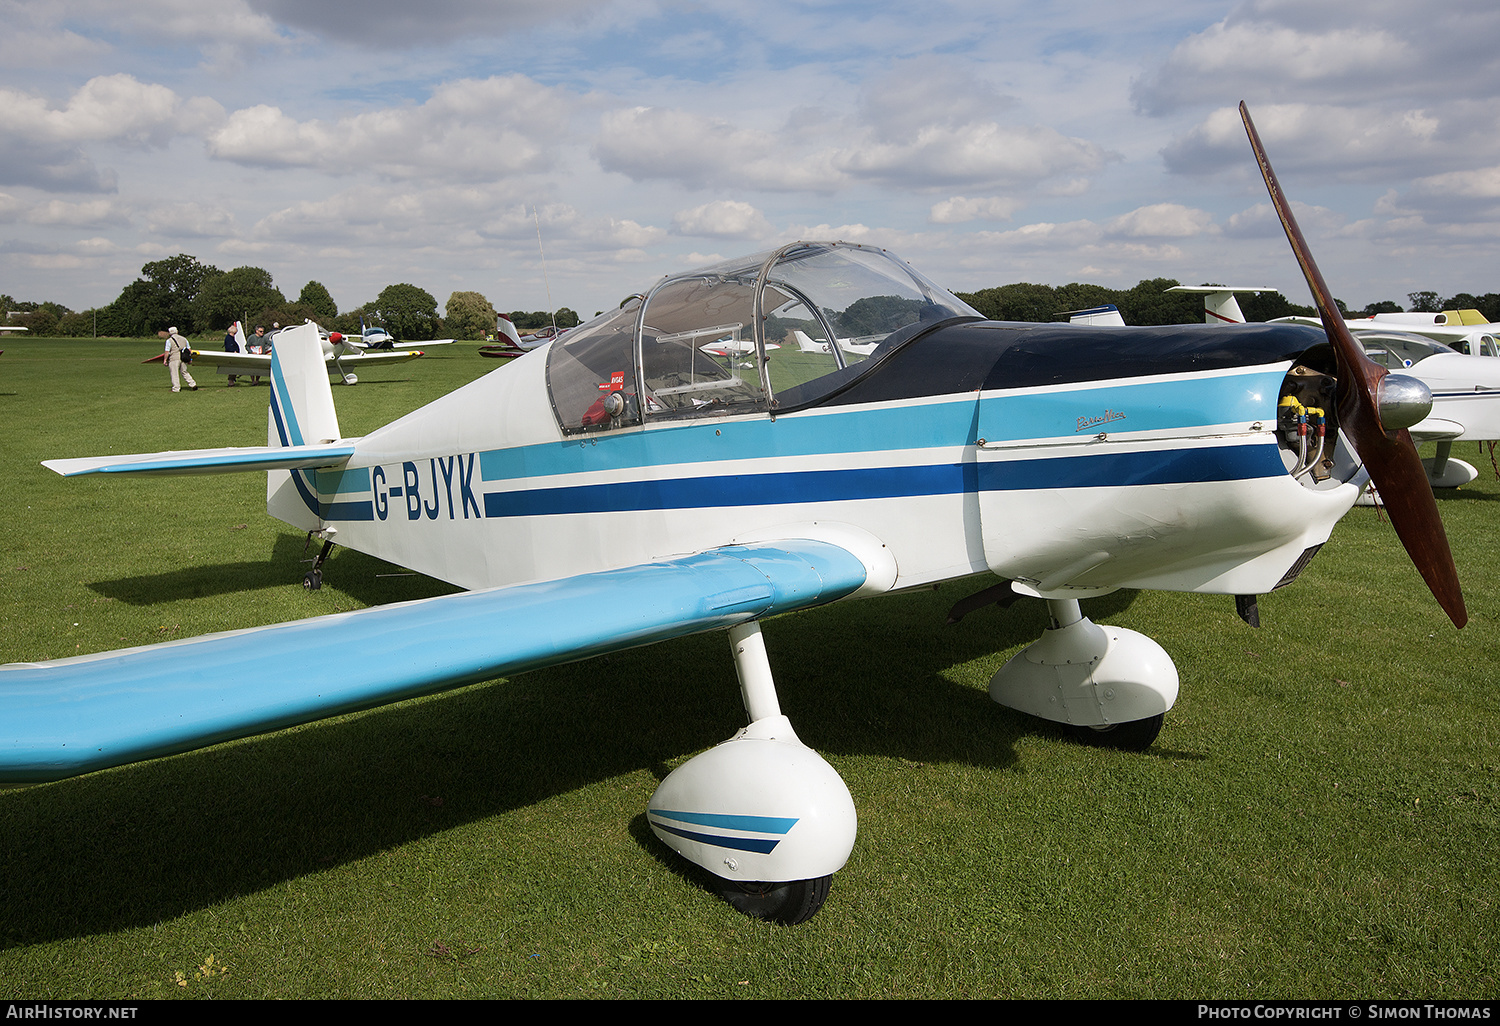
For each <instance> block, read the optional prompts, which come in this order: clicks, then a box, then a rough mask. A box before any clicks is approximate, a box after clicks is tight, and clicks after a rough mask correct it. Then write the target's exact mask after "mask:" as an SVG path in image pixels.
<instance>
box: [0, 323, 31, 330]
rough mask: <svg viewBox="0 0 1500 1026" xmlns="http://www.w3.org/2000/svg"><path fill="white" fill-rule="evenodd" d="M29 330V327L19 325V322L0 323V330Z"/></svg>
mask: <svg viewBox="0 0 1500 1026" xmlns="http://www.w3.org/2000/svg"><path fill="white" fill-rule="evenodd" d="M30 330H31V329H30V328H26V327H23V326H21V325H19V324H0V331H30Z"/></svg>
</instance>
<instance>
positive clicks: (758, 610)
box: [0, 539, 867, 783]
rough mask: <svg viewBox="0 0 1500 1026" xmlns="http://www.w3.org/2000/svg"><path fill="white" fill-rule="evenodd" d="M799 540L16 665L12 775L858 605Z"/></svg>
mask: <svg viewBox="0 0 1500 1026" xmlns="http://www.w3.org/2000/svg"><path fill="white" fill-rule="evenodd" d="M866 575H867V569H866V567H865V565H864V563H863V562H861V560H860V559H858V558H857V557H856V556H854V555H853V554H851V553H850V552H849V551H848V550H846V549H844V548H842V547H840V546H838V545H833V544H830V543H827V542H819V541H810V540H800V539H799V540H791V541H780V542H772V543H759V544H756V545H753V546H727V547H725V548H720V549H714V550H711V551H708V552H701V553H696V554H694V555H690V556H682V557H678V558H674V559H668V560H663V561H660V562H655V563H648V564H642V565H639V566H633V567H626V568H623V569H619V570H607V571H601V572H599V573H593V574H585V575H581V576H578V577H572V578H567V579H564V580H560V581H545V582H540V583H534V584H523V585H515V586H511V587H505V588H492V589H487V590H484V591H474V592H462V593H460V594H456V595H443V596H439V597H437V598H431V599H422V600H418V601H415V602H403V603H397V604H394V605H389V606H377V607H374V608H371V609H363V610H357V611H355V612H351V613H337V614H333V615H331V616H320V617H314V618H311V619H307V620H296V621H292V622H290V623H282V624H274V625H271V626H267V627H256V628H250V629H247V630H240V631H229V632H225V633H221V634H208V635H204V636H203V637H200V638H191V639H187V640H184V641H178V642H169V643H167V644H162V645H150V646H145V647H141V648H131V649H121V650H118V651H114V652H101V653H98V654H95V655H88V656H78V657H74V658H69V659H57V660H51V661H48V662H41V663H11V664H8V665H5V666H3V667H0V724H3V726H0V782H5V783H40V782H43V781H49V780H60V779H62V778H64V777H69V776H74V775H76V774H80V773H88V772H91V771H93V770H98V769H105V768H108V767H111V766H120V765H124V764H126V763H130V762H137V761H140V760H142V759H151V758H156V757H159V756H164V755H171V754H173V753H176V752H183V751H188V750H191V749H194V748H201V747H204V746H206V745H211V744H216V743H218V742H220V741H228V740H231V739H234V738H240V737H248V736H251V735H253V734H260V733H265V732H267V731H271V730H278V729H280V728H282V727H289V726H293V725H295V724H299V723H307V722H309V721H312V720H317V719H322V718H324V717H327V716H335V715H339V714H342V713H347V712H353V711H355V710H358V709H367V708H370V707H373V706H377V705H384V704H386V703H389V702H396V701H400V700H402V699H406V698H412V697H415V696H417V695H423V694H428V693H431V692H435V691H441V690H445V689H448V688H455V687H460V686H462V685H465V684H472V683H475V682H478V681H483V680H489V679H491V678H494V677H498V676H503V675H507V674H512V673H519V672H522V671H525V670H532V669H537V668H539V667H543V666H552V665H556V664H558V663H564V662H571V661H573V660H575V659H582V658H586V657H588V656H592V655H598V654H601V653H604V652H610V651H616V650H619V649H623V648H632V647H635V646H637V645H644V644H648V643H650V642H654V641H664V640H667V639H669V638H676V637H682V636H684V635H688V634H695V633H698V632H701V631H706V630H712V629H715V628H726V627H730V626H733V625H735V624H739V623H745V622H748V621H750V620H754V619H759V618H761V617H765V616H770V615H774V614H776V613H784V612H790V611H792V610H795V609H804V608H807V607H809V606H815V605H820V604H822V603H825V602H831V601H833V600H835V599H838V598H843V597H844V596H847V595H849V594H851V593H852V592H854V591H856V590H857V589H858V588H859V587H860V586H861V585H862V584H864V582H865V579H866Z"/></svg>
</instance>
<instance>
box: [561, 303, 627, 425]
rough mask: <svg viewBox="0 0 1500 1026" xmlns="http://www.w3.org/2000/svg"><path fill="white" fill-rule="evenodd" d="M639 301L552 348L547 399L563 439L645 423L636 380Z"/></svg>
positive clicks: (566, 338)
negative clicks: (565, 436) (564, 436)
mask: <svg viewBox="0 0 1500 1026" xmlns="http://www.w3.org/2000/svg"><path fill="white" fill-rule="evenodd" d="M640 308H641V304H640V300H639V299H632V300H630V301H629V302H627V303H626V304H625V305H624V306H622V307H621V308H620V309H618V310H614V311H612V312H610V313H608V314H605V315H604V316H602V317H597V318H595V319H594V320H592V321H590V322H589V323H588V324H585V325H583V326H582V327H579V328H575V329H574V330H572V331H570V332H568V333H567V334H566V335H563V336H562V337H561V338H559V339H557V340H555V341H553V342H552V350H551V352H550V353H548V356H547V393H548V395H549V396H550V397H551V399H552V410H553V413H555V414H556V416H557V422H558V424H559V425H560V426H561V427H562V430H563V433H564V434H568V435H572V434H583V433H590V432H601V431H614V430H618V429H620V428H623V427H631V426H633V425H637V424H639V423H640V422H641V411H640V401H639V396H638V394H637V392H638V390H637V388H636V378H635V325H636V320H637V318H638V316H639V313H640Z"/></svg>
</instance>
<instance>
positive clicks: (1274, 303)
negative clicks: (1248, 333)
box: [1236, 292, 1318, 323]
mask: <svg viewBox="0 0 1500 1026" xmlns="http://www.w3.org/2000/svg"><path fill="white" fill-rule="evenodd" d="M1236 298H1237V300H1238V302H1239V304H1240V312H1241V313H1243V314H1244V315H1245V320H1247V321H1254V322H1257V323H1259V322H1262V321H1274V320H1275V319H1276V318H1278V317H1316V316H1317V315H1318V311H1317V310H1315V309H1313V308H1312V307H1310V306H1297V305H1296V304H1294V303H1292V302H1290V301H1289V300H1288V299H1287V298H1286V297H1285V296H1283V295H1282V294H1281V293H1280V292H1261V293H1258V294H1254V295H1249V296H1238V297H1236Z"/></svg>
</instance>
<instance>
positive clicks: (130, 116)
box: [0, 74, 223, 147]
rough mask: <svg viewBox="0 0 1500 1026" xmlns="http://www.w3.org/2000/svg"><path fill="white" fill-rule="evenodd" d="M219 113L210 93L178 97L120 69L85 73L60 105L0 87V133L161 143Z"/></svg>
mask: <svg viewBox="0 0 1500 1026" xmlns="http://www.w3.org/2000/svg"><path fill="white" fill-rule="evenodd" d="M222 116H223V108H221V107H220V106H219V105H218V104H217V103H215V102H214V101H213V100H211V99H207V98H204V97H198V98H193V99H188V100H183V99H182V98H180V97H179V96H178V95H177V94H176V93H174V92H173V91H172V90H170V89H168V88H167V87H166V86H162V85H155V84H152V83H148V82H142V81H140V80H138V79H136V78H135V77H133V76H131V75H125V74H116V75H100V76H98V77H97V78H91V79H89V80H88V81H87V82H85V83H84V84H83V86H82V87H81V88H80V89H79V90H78V91H77V92H75V93H74V94H73V95H72V96H71V97H69V99H68V101H67V103H66V104H65V105H64V106H62V107H53V106H52V105H50V104H49V103H48V102H47V101H46V100H45V99H43V98H42V97H40V96H37V95H35V94H31V93H23V92H20V91H19V90H15V89H0V139H26V140H31V141H36V142H50V143H82V142H97V141H109V142H114V143H118V144H120V145H123V146H137V147H149V146H164V145H166V143H167V142H168V141H170V140H171V139H172V138H173V137H174V136H177V135H182V134H189V133H194V132H199V131H202V130H203V129H204V128H206V127H208V126H209V125H211V124H213V123H215V122H216V121H217V120H219V119H220V118H221V117H222Z"/></svg>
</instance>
